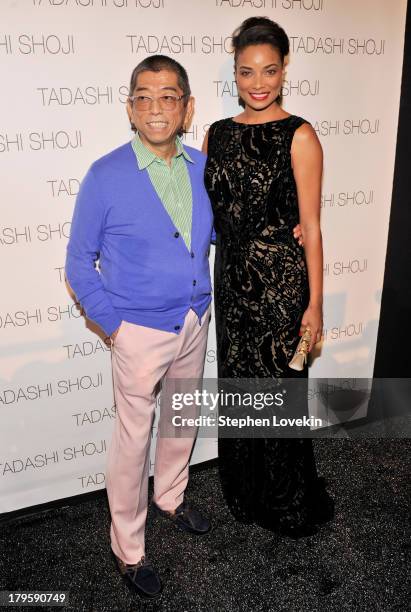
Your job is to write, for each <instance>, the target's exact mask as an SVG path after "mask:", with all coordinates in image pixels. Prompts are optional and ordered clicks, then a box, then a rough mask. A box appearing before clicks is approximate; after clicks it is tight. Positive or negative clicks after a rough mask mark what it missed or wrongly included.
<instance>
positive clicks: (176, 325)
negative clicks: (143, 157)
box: [65, 143, 213, 335]
mask: <svg viewBox="0 0 411 612" xmlns="http://www.w3.org/2000/svg"><path fill="white" fill-rule="evenodd" d="M185 148H186V150H187V151H188V153H189V155H190V157H191V158H192V160H193V162H194V163H188V164H187V168H188V171H189V175H190V182H191V189H192V194H193V221H192V236H191V250H190V251H189V250H188V249H187V247H186V245H185V243H184V241H183V239H182V237H181V235H180V233H179V232H178V230H177V228H176V227H175V225H174V224H173V222H172V220H171V218H170V216H169V215H168V213H167V211H166V210H165V208H164V206H163V204H162V203H161V200H160V199H159V197H158V195H157V193H156V191H155V189H154V188H153V186H152V184H151V181H150V178H149V176H148V173H147V170H146V169H144V170H139V168H138V167H137V165H136V158H135V155H134V152H133V149H132V146H131V144H130V143H127V144H125V145H122V146H121V147H119V148H118V149H115V150H114V151H112V152H111V153H109V154H108V155H105V156H104V157H102V158H101V159H99V160H97V161H96V162H94V163H93V164H92V166H91V167H90V169H89V171H88V172H87V174H86V176H85V178H84V179H83V181H82V184H81V187H80V191H79V194H78V196H77V200H76V206H75V209H74V214H73V221H72V225H71V232H70V239H69V243H68V246H67V259H66V268H65V271H66V277H67V280H68V282H69V284H70V286H71V288H72V289H73V291H74V293H75V294H76V296H77V299H78V301H79V302H80V304H81V305H82V306H83V308H84V310H85V312H86V315H87V317H88V318H90V319H92V320H93V321H95V322H96V323H97V324H98V325H99V326H100V327H101V328H102V329H103V330H104V332H105V333H106V334H107V335H110V334H112V333H113V332H114V331H115V330H116V329H117V328H118V327H119V325H120V324H121V322H122V321H123V320H124V321H128V322H130V323H135V324H137V325H143V326H145V327H152V328H155V329H159V330H163V331H168V332H173V333H179V332H180V330H181V329H182V327H183V324H184V319H185V316H186V314H187V312H188V311H189V309H190V308H191V309H193V310H194V312H195V313H196V314H197V316H198V317H199V319H200V320H201V317H202V316H203V314H204V313H205V311H206V309H207V307H208V305H209V303H210V301H211V280H210V271H209V262H208V255H209V249H210V240H211V234H212V225H213V214H212V209H211V205H210V201H209V199H208V195H207V193H206V190H205V187H204V165H205V159H206V158H205V155H204V154H203V153H201V152H200V151H197V150H196V149H193V148H191V147H185ZM97 261H98V267H99V271H98V270H97V267H96V263H97Z"/></svg>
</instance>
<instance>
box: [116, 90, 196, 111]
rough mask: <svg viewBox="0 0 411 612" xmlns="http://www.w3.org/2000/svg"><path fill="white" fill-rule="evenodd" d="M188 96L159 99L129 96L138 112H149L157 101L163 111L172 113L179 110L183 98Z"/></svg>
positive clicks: (161, 97) (166, 96)
mask: <svg viewBox="0 0 411 612" xmlns="http://www.w3.org/2000/svg"><path fill="white" fill-rule="evenodd" d="M187 96H188V94H183V95H182V96H171V95H165V96H160V97H159V98H150V96H141V95H140V96H129V98H128V99H129V101H130V103H131V105H132V106H133V107H134V108H135V109H136V110H148V109H149V108H150V107H151V104H152V103H153V102H154V100H157V102H158V104H159V106H160V108H161V110H166V111H172V110H175V109H176V108H177V104H178V103H179V102H180V100H182V99H183V98H185V97H187Z"/></svg>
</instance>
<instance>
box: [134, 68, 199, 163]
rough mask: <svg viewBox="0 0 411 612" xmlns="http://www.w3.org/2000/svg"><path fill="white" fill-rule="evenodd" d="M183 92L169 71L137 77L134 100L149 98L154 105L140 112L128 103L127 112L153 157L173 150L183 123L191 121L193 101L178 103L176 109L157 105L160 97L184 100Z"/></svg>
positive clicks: (175, 75)
mask: <svg viewBox="0 0 411 612" xmlns="http://www.w3.org/2000/svg"><path fill="white" fill-rule="evenodd" d="M181 95H183V91H182V90H181V88H180V87H179V85H178V77H177V74H176V73H175V72H172V71H170V70H160V72H152V71H150V70H145V71H144V72H141V73H140V74H139V75H138V77H137V83H136V87H135V89H134V91H133V96H147V97H149V98H152V102H151V104H150V105H149V107H148V108H147V109H145V110H139V109H138V108H137V105H136V103H134V104H131V102H130V101H129V102H128V105H127V112H128V116H129V118H130V121H131V122H133V123H134V125H135V126H136V128H137V131H138V133H139V135H140V138H141V141H142V142H143V143H144V144H145V145H146V146H147V148H149V149H150V150H151V151H153V152H154V153H156V154H157V153H160V152H163V151H164V148H165V147H167V146H169V145H170V146H173V145H174V141H175V138H176V136H177V134H178V132H179V130H180V129H181V127H182V126H183V124H184V123H188V122H189V121H190V120H191V116H192V114H193V105H194V100H193V98H190V99H189V100H188V103H187V104H185V103H186V102H187V99H186V98H183V99H181V100H179V101H178V102H177V104H176V107H175V108H174V109H171V110H170V109H163V108H161V106H160V103H159V102H158V98H160V97H161V96H176V97H178V96H181Z"/></svg>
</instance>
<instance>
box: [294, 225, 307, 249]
mask: <svg viewBox="0 0 411 612" xmlns="http://www.w3.org/2000/svg"><path fill="white" fill-rule="evenodd" d="M293 236H294V238H295V239H296V240H297V241H298V244H299V245H300V246H304V240H303V233H302V231H301V225H300V224H299V223H298V224H297V225H296V226H295V227H294V228H293Z"/></svg>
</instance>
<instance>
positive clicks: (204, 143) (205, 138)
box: [201, 130, 208, 155]
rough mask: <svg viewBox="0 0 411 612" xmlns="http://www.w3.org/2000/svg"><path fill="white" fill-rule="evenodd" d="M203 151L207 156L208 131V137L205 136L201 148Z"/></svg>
mask: <svg viewBox="0 0 411 612" xmlns="http://www.w3.org/2000/svg"><path fill="white" fill-rule="evenodd" d="M201 150H202V152H203V153H205V154H206V155H207V151H208V130H207V132H206V135H205V136H204V140H203V146H202V147H201Z"/></svg>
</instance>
